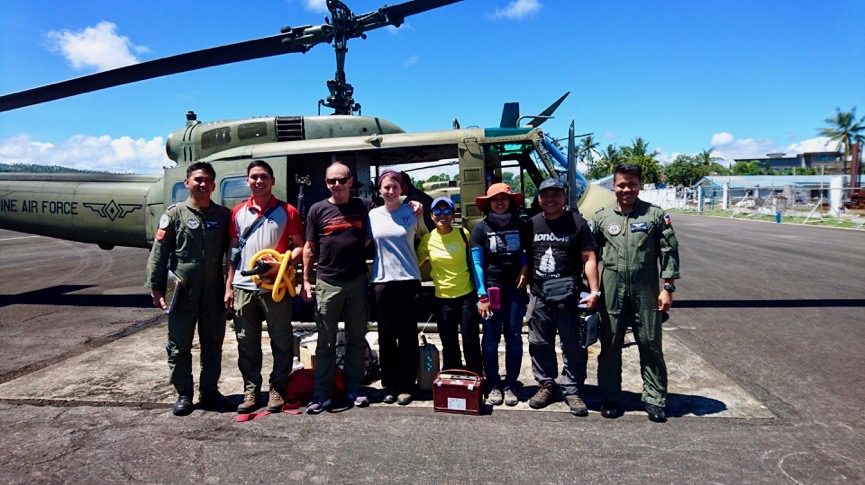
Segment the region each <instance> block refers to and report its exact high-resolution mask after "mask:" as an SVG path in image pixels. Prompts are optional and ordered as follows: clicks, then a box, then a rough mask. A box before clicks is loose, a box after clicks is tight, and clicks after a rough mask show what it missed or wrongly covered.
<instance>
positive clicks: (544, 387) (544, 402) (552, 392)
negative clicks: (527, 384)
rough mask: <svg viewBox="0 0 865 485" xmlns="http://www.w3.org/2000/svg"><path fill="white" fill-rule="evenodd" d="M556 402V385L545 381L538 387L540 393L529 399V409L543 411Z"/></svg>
mask: <svg viewBox="0 0 865 485" xmlns="http://www.w3.org/2000/svg"><path fill="white" fill-rule="evenodd" d="M555 400H556V384H555V383H554V382H553V381H543V382H541V383H540V385H539V386H538V392H536V393H535V395H534V396H532V398H531V399H529V407H531V408H532V409H541V408H545V407H547V406H549V405H550V404H552V403H553V402H555Z"/></svg>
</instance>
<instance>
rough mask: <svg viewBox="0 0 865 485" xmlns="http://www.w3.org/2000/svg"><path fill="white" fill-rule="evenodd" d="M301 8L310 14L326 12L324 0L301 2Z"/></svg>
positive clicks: (305, 0)
mask: <svg viewBox="0 0 865 485" xmlns="http://www.w3.org/2000/svg"><path fill="white" fill-rule="evenodd" d="M303 6H304V8H305V9H307V10H309V11H310V12H327V11H328V10H327V2H326V0H303Z"/></svg>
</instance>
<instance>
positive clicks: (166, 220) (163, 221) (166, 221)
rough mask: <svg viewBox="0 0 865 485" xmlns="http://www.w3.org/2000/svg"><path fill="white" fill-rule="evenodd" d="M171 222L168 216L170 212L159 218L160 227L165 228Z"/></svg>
mask: <svg viewBox="0 0 865 485" xmlns="http://www.w3.org/2000/svg"><path fill="white" fill-rule="evenodd" d="M170 223H171V219H169V218H168V214H162V217H160V218H159V228H160V229H165V228H166V227H168V224H170Z"/></svg>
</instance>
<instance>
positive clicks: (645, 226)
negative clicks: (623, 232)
mask: <svg viewBox="0 0 865 485" xmlns="http://www.w3.org/2000/svg"><path fill="white" fill-rule="evenodd" d="M648 230H649V223H648V222H632V223H631V232H648Z"/></svg>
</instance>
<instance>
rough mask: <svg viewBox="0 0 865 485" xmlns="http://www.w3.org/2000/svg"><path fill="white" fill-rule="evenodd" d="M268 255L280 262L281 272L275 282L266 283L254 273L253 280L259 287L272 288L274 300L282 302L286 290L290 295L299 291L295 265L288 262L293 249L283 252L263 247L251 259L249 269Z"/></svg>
mask: <svg viewBox="0 0 865 485" xmlns="http://www.w3.org/2000/svg"><path fill="white" fill-rule="evenodd" d="M268 256H271V257H273V259H274V260H276V262H278V263H279V273H277V275H276V279H275V280H274V282H273V283H265V282H263V281H261V278H260V277H259V276H258V275H252V281H253V283H255V284H256V286H258V287H259V288H264V289H265V290H271V293H270V294H271V296H272V297H273V301H275V302H277V303H278V302H280V301H282V299H283V298H284V297H285V292H286V291H287V292H288V294H289V296H292V297H293V296H294V295H295V294H296V293H297V290H296V288H295V286H296V284H295V276H294V265H290V264H288V262H289V261H290V260H291V251H289V252H287V253H285V254H282V253H280V252H278V251H275V250H273V249H262V250H261V251H259V252H257V253H255V256H253V257H252V259H250V260H249V265H248V269H252V268H254V267H255V263H256V262H257V261H258V260H259V259H262V258H266V257H268Z"/></svg>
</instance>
